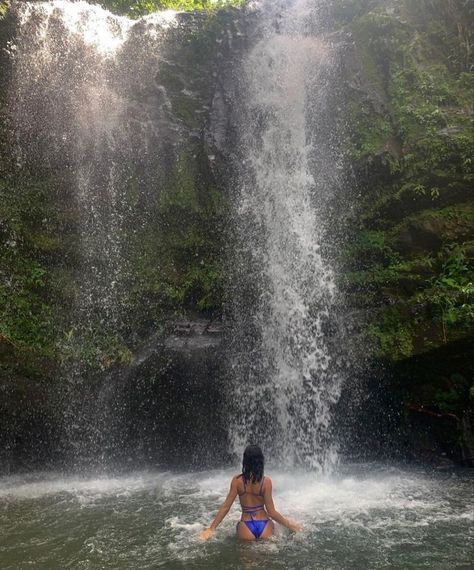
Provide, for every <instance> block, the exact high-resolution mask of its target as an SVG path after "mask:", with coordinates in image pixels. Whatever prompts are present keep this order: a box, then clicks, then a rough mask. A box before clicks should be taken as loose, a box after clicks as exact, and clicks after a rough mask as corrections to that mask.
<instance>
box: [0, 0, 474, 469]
mask: <svg viewBox="0 0 474 570" xmlns="http://www.w3.org/2000/svg"><path fill="white" fill-rule="evenodd" d="M6 4H7V3H6V2H0V18H3V19H2V20H0V43H1V45H2V46H7V45H9V42H11V41H13V40H14V38H15V33H16V30H17V26H18V21H17V18H18V10H19V7H20V6H21V3H19V2H16V3H15V2H13V3H12V9H11V10H10V11H9V12H7V11H6V10H5V7H6ZM470 10H471V11H472V9H471V8H470V7H469V4H468V3H465V2H461V1H457V0H452V1H451V0H450V1H449V2H445V1H443V0H393V1H391V2H385V1H384V0H359V1H356V0H338V1H337V2H333V3H332V4H331V7H330V8H328V11H330V12H331V14H330V17H331V19H332V21H333V32H332V35H331V38H329V39H331V40H332V41H335V42H338V43H340V44H343V45H344V50H343V52H342V53H343V57H342V58H341V61H340V84H339V87H338V89H337V90H336V92H335V93H334V98H333V102H332V108H331V109H330V112H331V113H333V114H334V116H336V117H337V120H338V122H339V126H340V129H339V131H340V132H341V133H345V135H344V136H345V138H344V137H343V138H341V139H340V141H339V144H343V145H345V147H346V148H347V172H348V174H347V187H348V188H349V189H350V190H349V196H348V195H347V193H344V194H343V193H341V196H339V197H337V198H336V199H335V201H334V208H333V210H334V212H335V213H334V218H335V225H336V226H338V227H339V228H340V230H339V234H340V235H339V237H338V239H337V240H335V244H336V245H335V248H336V249H337V251H338V252H339V254H340V260H339V261H340V268H341V271H340V275H341V278H340V281H341V283H340V286H341V287H342V288H343V289H344V291H345V297H346V301H347V305H348V306H349V308H350V312H351V314H352V317H351V320H352V321H353V322H354V326H353V327H352V336H353V347H352V348H351V349H352V350H353V352H354V353H355V354H356V355H357V354H359V358H360V361H364V362H367V367H368V368H369V370H370V372H369V373H368V374H366V376H367V378H368V380H367V386H366V388H367V389H368V390H369V393H370V394H371V397H370V398H369V401H367V400H364V401H363V403H362V404H361V407H362V408H363V409H364V410H365V412H364V414H365V415H363V414H362V415H360V416H359V419H360V420H361V421H362V428H361V429H360V430H359V433H358V434H356V435H355V436H354V438H355V441H357V442H359V444H360V447H361V448H362V449H363V448H365V449H367V448H371V449H372V450H373V449H374V447H376V446H374V442H373V440H371V439H370V438H369V437H368V436H367V433H369V432H372V431H373V432H375V433H378V434H379V439H380V440H381V441H384V440H386V441H387V442H388V443H387V444H386V445H384V444H383V443H380V445H379V449H378V451H377V453H378V454H379V455H390V454H391V453H398V454H399V455H401V456H411V457H417V456H421V457H423V458H425V459H428V460H433V461H437V460H438V458H439V457H441V458H444V457H449V458H451V459H453V460H455V461H458V462H461V463H466V464H469V463H472V461H473V458H472V455H473V435H472V434H473V413H474V412H473V395H472V394H473V392H472V381H473V377H474V368H473V366H474V365H473V362H474V354H473V346H474V337H473V328H474V306H473V294H474V289H473V285H472V284H473V282H474V270H473V258H474V201H473V193H472V183H473V174H472V156H473V152H472V151H473V141H472V118H473V110H472V98H471V97H472V75H471V74H470V73H469V65H470V57H471V56H472V52H471V51H470V50H472V47H471V46H472V44H473V41H472V36H471V32H470V30H469V27H468V22H470V21H471V16H472V14H471V13H470V12H469V11H470ZM179 18H180V22H179V26H177V27H176V28H171V29H170V30H169V31H168V32H167V34H168V35H167V37H166V47H165V48H163V46H161V48H160V49H163V52H162V53H161V52H160V53H161V57H160V58H159V61H158V60H156V61H154V60H152V59H151V60H150V59H146V57H145V59H144V61H146V62H147V65H148V67H147V66H144V67H143V68H140V69H139V73H140V74H141V75H140V81H139V83H140V86H141V87H143V88H141V89H137V90H136V91H135V90H134V86H131V87H130V92H131V93H132V95H131V97H130V100H131V101H133V105H131V106H130V109H129V111H130V115H131V116H132V117H134V120H135V119H136V120H137V121H138V122H139V123H140V121H141V124H140V129H142V130H143V129H145V130H146V129H147V128H148V127H149V124H150V122H151V123H153V124H155V125H156V129H155V131H156V132H155V131H154V135H156V136H155V138H153V137H152V140H153V144H152V145H150V147H149V148H148V149H147V151H146V153H145V152H144V153H143V156H139V157H138V158H137V157H135V158H136V160H134V161H130V162H126V161H127V160H129V159H130V154H129V153H128V151H127V153H125V154H124V156H123V158H124V161H123V165H122V166H123V169H122V170H121V176H123V177H124V180H126V184H125V186H124V188H125V189H124V193H123V196H122V197H123V198H124V202H123V210H121V213H120V215H121V216H122V218H121V220H122V221H121V223H123V226H121V228H122V230H123V235H122V236H121V240H122V241H121V242H120V243H121V244H122V245H123V244H126V247H123V255H124V256H125V257H126V259H127V264H126V265H127V272H128V273H127V275H126V287H127V291H129V292H130V294H129V295H128V296H127V298H126V299H125V300H124V301H123V303H122V304H121V305H120V310H119V314H120V317H119V318H117V320H116V324H115V325H114V328H113V330H112V329H110V330H108V329H107V327H106V326H105V327H104V325H103V322H104V321H103V318H102V316H101V315H100V314H99V313H98V312H97V313H94V311H90V312H89V314H90V315H92V318H91V319H90V321H89V320H87V322H86V324H84V322H82V324H81V325H80V326H79V325H77V323H76V321H74V318H72V317H71V306H72V305H73V304H74V303H75V299H77V297H78V292H79V290H80V283H81V279H83V277H84V275H86V274H87V270H88V267H87V265H88V264H87V263H85V262H84V258H83V256H82V254H81V251H80V248H79V246H78V243H79V242H80V237H81V236H80V229H79V227H78V226H79V218H80V211H79V206H78V202H77V200H76V199H75V197H74V195H73V193H72V190H71V188H72V185H71V184H70V183H69V181H70V178H69V177H70V176H71V169H73V165H72V158H71V156H70V153H69V150H70V148H71V147H70V146H68V144H69V142H64V141H62V142H61V141H60V142H59V143H58V144H60V147H59V148H60V149H61V152H58V153H57V155H56V156H57V161H56V162H55V161H53V160H46V159H44V154H41V152H39V151H38V153H36V151H35V152H33V146H34V145H33V146H28V145H31V144H32V141H33V142H34V140H35V132H34V131H29V130H26V131H22V132H23V135H24V140H23V143H24V144H25V145H26V146H25V148H28V149H30V152H27V153H23V155H22V156H19V154H18V148H17V146H16V145H17V143H18V139H17V138H16V135H14V133H13V128H14V126H15V125H14V124H13V122H12V116H11V98H10V97H11V93H12V92H11V90H10V91H9V90H8V89H5V88H3V87H2V89H1V91H0V134H1V136H0V178H1V179H0V218H1V221H0V239H1V251H0V277H1V279H0V304H1V306H2V310H1V316H0V358H1V367H0V394H1V395H2V397H1V399H0V465H1V467H0V469H3V470H5V469H6V470H15V469H20V468H27V467H29V466H31V465H44V464H45V463H48V462H50V463H54V464H57V463H64V461H70V463H71V464H74V465H76V464H78V463H80V462H81V461H80V459H77V456H78V455H79V456H80V455H81V454H85V455H84V461H83V463H84V464H87V463H88V462H91V461H92V463H93V462H94V461H96V460H94V456H95V457H96V456H97V452H98V450H102V451H103V450H104V446H105V454H106V455H108V456H109V458H110V460H111V461H112V462H114V461H117V462H118V463H122V464H123V462H124V461H125V463H126V462H127V460H128V459H130V461H131V462H134V461H142V462H143V463H160V462H166V463H173V464H179V463H180V462H181V460H182V458H183V457H186V458H191V459H190V461H191V463H193V464H195V465H197V464H199V462H200V461H201V462H202V463H206V462H212V461H214V460H215V459H216V457H217V459H218V460H222V461H224V460H225V459H226V453H225V451H223V450H225V448H226V437H227V435H226V426H225V418H224V417H223V416H222V414H221V409H222V404H223V397H224V390H223V389H222V384H221V382H222V369H221V366H222V358H223V357H222V353H223V349H222V344H221V341H220V339H221V326H222V325H221V324H220V323H221V320H222V315H223V313H225V303H226V301H227V299H226V290H227V288H228V284H227V282H226V279H227V278H228V272H227V268H226V261H225V258H226V248H227V247H228V244H227V241H226V240H227V239H228V234H227V233H226V232H228V222H229V196H230V193H231V192H232V186H231V185H230V184H229V179H230V178H231V174H232V173H231V170H232V164H231V163H232V161H231V160H229V156H231V155H232V152H233V150H232V148H229V147H231V146H232V128H233V127H232V124H231V120H230V117H231V112H230V106H231V102H230V101H229V98H228V96H227V93H228V92H229V91H230V90H229V88H228V82H231V81H233V80H235V78H234V77H233V71H232V70H233V69H234V66H236V64H237V62H238V61H239V58H240V57H241V55H242V53H244V52H245V50H246V49H247V47H248V46H247V42H248V41H249V40H248V38H247V36H246V31H247V30H248V29H249V26H250V27H251V26H252V15H251V14H249V13H248V12H246V11H245V10H244V9H232V8H228V9H225V10H222V11H217V12H211V13H199V12H192V13H187V14H182V15H181V16H180V17H179ZM146 25H147V24H146V23H139V24H137V28H136V30H135V34H134V35H133V34H132V40H131V42H132V43H131V44H130V46H129V47H130V51H129V52H126V50H125V54H126V57H124V59H123V60H122V61H121V63H120V65H121V66H122V67H120V69H121V70H122V73H124V75H126V73H125V71H124V70H127V69H128V70H131V69H136V68H137V66H135V65H134V60H133V58H132V56H131V53H132V48H133V49H142V50H143V53H144V54H145V55H146V49H145V48H146V47H147V46H148V44H146V42H145V43H143V42H142V39H143V37H144V33H145V31H146V30H145V27H146ZM55 26H56V27H54V29H53V32H54V34H55V35H54V37H55V38H56V39H57V40H58V38H60V35H58V34H57V32H58V30H59V31H60V26H59V23H58V22H56V24H55ZM150 41H151V40H150ZM133 42H135V44H133ZM132 44H133V45H132ZM150 45H151V44H150ZM148 47H149V46H148ZM76 48H77V50H79V51H80V50H84V46H82V47H81V46H76ZM55 49H57V50H59V51H58V53H59V52H61V50H62V47H61V42H60V41H59V40H58V41H57V42H56V44H55ZM73 51H74V50H72V51H71V52H70V53H69V56H68V57H73V56H74V54H73ZM127 54H128V55H127ZM32 57H33V59H34V58H35V57H36V52H34V51H33V52H32ZM127 57H129V58H130V59H127ZM12 61H13V60H12V59H11V57H10V56H9V54H8V53H7V51H5V50H2V51H1V52H0V84H1V85H2V86H4V85H5V86H8V85H9V86H10V89H11V86H12V84H13V83H14V82H15V80H16V79H15V73H16V72H17V71H15V68H14V66H13V65H12ZM132 64H133V65H132ZM127 66H128V67H127ZM113 81H116V82H119V81H120V78H119V77H114V78H113ZM224 83H226V84H227V85H224ZM59 84H60V83H59ZM59 84H58V85H59ZM31 94H32V92H30V95H31ZM129 95H130V93H129ZM44 103H45V105H44V108H48V105H50V107H51V109H53V111H54V109H55V108H56V107H55V106H54V105H51V101H49V102H48V101H44ZM58 104H59V103H58ZM22 116H23V117H26V115H22ZM144 117H145V119H146V120H145V119H144ZM148 119H150V121H148ZM52 121H53V122H56V121H57V117H56V116H55V113H54V112H53V113H52ZM308 122H309V123H310V121H308ZM32 124H33V123H32ZM29 127H31V125H29ZM339 131H338V132H339ZM139 132H142V131H140V130H139ZM36 134H38V133H36ZM159 141H161V142H159ZM135 143H136V144H137V145H139V144H141V143H140V141H139V140H133V141H132V144H131V145H130V146H132V145H133V144H135ZM61 145H62V146H61ZM140 148H141V147H140ZM37 150H38V149H37ZM40 150H41V149H40ZM41 156H42V157H43V159H41ZM20 159H21V160H20ZM19 162H21V164H22V167H21V168H19V166H18V164H19ZM144 166H146V171H147V172H152V173H153V175H150V176H149V177H148V178H147V176H145V175H144ZM150 166H151V167H152V168H150ZM138 188H141V189H143V188H145V189H146V191H145V192H144V193H143V194H141V195H140V196H139V195H138V192H137V189H138ZM344 192H346V190H345V191H344ZM130 212H132V213H133V212H135V213H136V212H140V213H141V215H142V216H143V217H142V218H140V219H139V218H138V217H137V216H136V215H135V214H133V215H130ZM123 220H125V222H123ZM336 222H337V223H336ZM96 245H97V244H96ZM328 247H331V246H330V245H329V246H328ZM96 251H98V252H100V243H99V244H98V246H97V250H96ZM81 256H82V257H81ZM104 290H105V289H104ZM86 325H87V326H86ZM111 330H112V332H113V334H109V333H110V332H111ZM361 346H362V347H363V350H361V348H360V347H361ZM368 348H370V349H371V350H370V356H369V357H367V352H369V351H368ZM362 352H363V353H364V354H363V355H362V354H361V353H362ZM77 362H81V363H82V364H81V367H80V370H79V373H77V374H76V375H77V376H80V382H78V383H77V384H74V385H72V386H71V385H70V384H69V383H68V378H70V375H68V374H69V373H68V371H70V370H71V366H73V364H74V363H77ZM76 370H77V369H76ZM85 385H87V386H88V389H87V394H88V395H89V398H88V399H89V400H90V402H92V403H90V402H89V403H87V402H82V403H81V405H80V406H79V407H78V408H77V409H76V408H74V409H73V410H72V411H71V412H70V413H71V415H72V416H74V419H76V415H77V416H78V418H79V419H78V421H77V425H78V427H77V430H78V431H77V432H74V433H73V434H71V439H72V440H74V439H75V438H76V439H77V437H78V434H80V437H79V439H81V440H83V445H82V447H81V449H74V450H73V451H67V450H68V449H70V442H68V441H64V437H63V427H64V426H63V424H62V422H63V421H64V417H63V402H64V400H65V399H68V398H70V397H71V395H72V394H74V395H77V393H79V392H81V390H83V388H84V386H85ZM359 397H360V395H359V394H353V393H351V391H350V390H348V391H347V393H346V394H345V396H344V397H343V400H344V398H345V401H346V406H347V408H350V407H351V405H352V404H353V402H354V400H353V398H357V399H358V398H359ZM371 401H372V402H373V403H372V407H371V403H370V402H371ZM106 402H108V403H109V404H110V402H114V404H113V406H112V408H114V409H113V410H112V408H111V410H112V411H111V414H110V415H113V416H114V418H115V419H114V420H113V421H112V420H110V418H109V416H108V415H107V414H105V415H104V416H101V417H100V419H98V420H97V422H95V423H94V422H90V418H91V417H92V416H95V415H97V413H96V412H97V410H98V409H99V408H100V407H101V406H102V407H104V406H105V404H104V403H106ZM354 406H355V405H354ZM105 407H106V406H105ZM381 407H382V408H383V412H382V413H380V408H381ZM377 410H378V411H377ZM385 410H388V411H387V413H385ZM112 412H113V413H112ZM372 412H373V413H372ZM81 414H82V415H83V419H82V420H81V418H80V417H79V416H81ZM377 414H378V415H377ZM371 415H372V417H369V416H371ZM388 416H390V418H388ZM87 418H89V419H87ZM117 418H118V419H117ZM79 420H81V421H83V422H89V427H88V428H87V429H86V428H84V427H83V425H82V424H81V421H79ZM67 421H68V422H69V423H76V422H75V421H74V422H72V421H71V417H69V418H68V420H67ZM371 422H372V423H371ZM341 423H343V422H342V421H341ZM81 426H82V427H81ZM368 426H372V427H370V428H369V427H368ZM372 428H373V430H372ZM203 433H206V434H207V437H208V439H211V438H212V440H213V441H215V442H216V447H215V449H208V448H207V446H202V445H201V436H202V434H203ZM85 448H87V449H89V452H88V453H86V452H85V451H84V449H85ZM216 449H217V450H218V451H217V452H216V451H215V450H216ZM358 452H362V451H360V450H358ZM69 453H70V454H71V456H72V457H69V455H68V454H69ZM443 454H446V455H443ZM96 463H97V461H96Z"/></svg>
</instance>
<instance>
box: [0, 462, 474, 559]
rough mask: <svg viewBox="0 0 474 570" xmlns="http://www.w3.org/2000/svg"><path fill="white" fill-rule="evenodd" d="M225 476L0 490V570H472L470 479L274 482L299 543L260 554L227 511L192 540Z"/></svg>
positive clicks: (358, 476) (278, 542)
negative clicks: (206, 533)
mask: <svg viewBox="0 0 474 570" xmlns="http://www.w3.org/2000/svg"><path fill="white" fill-rule="evenodd" d="M233 473H235V472H232V471H211V472H202V473H174V472H140V473H135V474H131V475H126V476H119V477H110V476H107V477H105V476H103V477H91V478H78V477H63V476H60V475H58V474H56V475H54V474H47V475H46V474H37V475H34V476H33V475H28V476H13V477H5V478H3V479H0V536H1V537H2V539H1V541H0V560H1V561H2V564H1V568H2V570H23V569H25V568H35V570H42V569H44V570H46V569H47V570H56V569H57V570H65V569H68V568H73V569H75V570H76V569H82V568H84V569H88V570H96V569H97V570H99V569H109V568H110V569H114V570H119V569H135V568H136V569H140V570H146V569H152V568H167V569H194V568H203V569H204V568H205V569H210V570H212V569H216V570H217V569H222V568H228V569H250V568H263V567H264V568H268V569H280V568H281V569H287V570H288V569H293V568H294V569H299V570H301V569H303V568H304V569H321V570H332V569H334V570H336V569H338V570H340V569H346V568H347V569H353V570H358V569H361V570H362V569H364V570H365V569H368V568H391V569H408V568H431V569H440V570H441V569H442V570H446V569H450V568H456V569H463V568H464V569H468V568H472V566H471V559H472V553H473V548H472V547H473V544H472V528H473V526H472V522H473V518H474V516H473V493H472V491H473V473H472V471H454V472H442V473H436V472H434V473H433V472H428V471H425V470H421V469H419V470H416V469H412V470H406V469H401V468H398V467H387V466H376V465H370V466H368V465H363V466H361V465H359V466H352V467H350V468H344V469H343V470H342V472H341V473H340V474H339V475H337V476H333V477H330V478H325V477H322V476H315V475H313V474H310V473H303V472H301V473H288V472H282V471H278V470H277V471H274V472H272V473H271V475H272V478H273V486H274V495H275V503H276V506H277V508H278V509H279V510H280V511H281V512H282V513H283V514H285V515H287V516H289V517H291V518H293V519H296V520H299V521H301V522H302V523H303V524H304V532H302V533H301V534H298V535H293V534H289V533H288V532H287V531H286V530H285V529H282V528H279V529H278V531H277V533H276V535H275V536H274V537H273V538H272V539H270V540H268V541H266V542H261V543H257V544H254V543H252V544H247V543H245V544H242V543H239V542H237V541H236V539H235V524H236V522H237V520H238V518H239V509H238V506H237V504H236V505H235V506H234V507H233V508H232V510H231V512H230V513H229V515H228V517H227V518H226V519H225V520H224V522H223V523H222V525H221V526H220V527H219V529H218V531H217V533H216V535H215V537H214V538H213V539H212V540H210V541H209V542H202V541H200V540H197V539H196V535H197V533H198V532H199V531H200V530H201V529H202V528H203V527H204V526H205V525H208V524H209V522H210V520H211V519H212V517H213V515H214V513H215V511H216V509H217V507H218V505H219V502H220V501H222V500H223V498H224V497H225V494H226V492H227V488H228V485H229V480H230V477H231V476H232V474H233Z"/></svg>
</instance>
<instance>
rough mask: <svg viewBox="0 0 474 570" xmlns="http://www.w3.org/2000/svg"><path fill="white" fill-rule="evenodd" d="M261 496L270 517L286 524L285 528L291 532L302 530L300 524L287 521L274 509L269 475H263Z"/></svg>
mask: <svg viewBox="0 0 474 570" xmlns="http://www.w3.org/2000/svg"><path fill="white" fill-rule="evenodd" d="M263 498H264V500H265V508H266V510H267V513H268V516H269V517H270V518H272V519H273V520H274V521H276V522H277V523H279V524H281V525H283V526H286V528H288V529H290V530H292V531H293V532H299V531H301V530H303V527H302V526H301V525H300V524H298V523H293V522H291V521H289V520H288V519H286V518H285V517H284V516H283V515H280V513H279V512H278V511H277V510H276V509H275V505H274V504H273V496H272V480H271V479H270V477H265V488H264V490H263Z"/></svg>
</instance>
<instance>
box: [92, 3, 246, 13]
mask: <svg viewBox="0 0 474 570" xmlns="http://www.w3.org/2000/svg"><path fill="white" fill-rule="evenodd" d="M243 3H244V1H243V0H217V1H211V0H102V1H101V2H100V4H101V5H102V6H104V8H107V9H109V10H112V11H113V12H116V13H118V14H126V15H129V16H132V17H139V16H142V15H143V14H149V13H151V12H156V11H158V10H170V9H171V10H216V9H219V8H223V7H225V6H229V5H233V6H238V5H240V4H243Z"/></svg>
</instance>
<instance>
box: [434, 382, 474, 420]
mask: <svg viewBox="0 0 474 570" xmlns="http://www.w3.org/2000/svg"><path fill="white" fill-rule="evenodd" d="M446 384H447V385H445V386H442V387H440V388H438V389H437V390H436V392H435V394H434V398H433V400H434V402H433V403H434V404H435V405H436V407H437V408H438V409H439V410H440V412H442V413H448V414H449V413H455V414H459V415H461V414H462V412H463V410H464V409H465V402H466V401H467V400H468V394H469V381H468V380H467V379H466V378H465V377H464V376H462V375H461V374H452V375H451V377H450V378H449V379H448V381H447V383H446Z"/></svg>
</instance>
